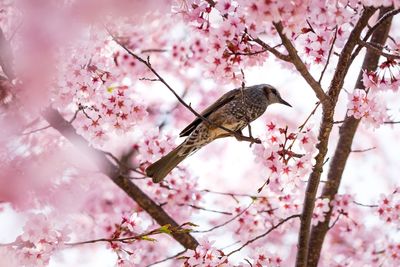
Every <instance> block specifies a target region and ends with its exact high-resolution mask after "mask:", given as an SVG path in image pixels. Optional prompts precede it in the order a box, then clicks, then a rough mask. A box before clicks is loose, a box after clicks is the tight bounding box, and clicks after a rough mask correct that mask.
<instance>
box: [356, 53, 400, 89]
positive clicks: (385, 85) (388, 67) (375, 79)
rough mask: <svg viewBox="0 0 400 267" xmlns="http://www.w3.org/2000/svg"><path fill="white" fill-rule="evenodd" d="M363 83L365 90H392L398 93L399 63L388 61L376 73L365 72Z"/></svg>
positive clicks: (399, 80) (399, 79) (392, 60)
mask: <svg viewBox="0 0 400 267" xmlns="http://www.w3.org/2000/svg"><path fill="white" fill-rule="evenodd" d="M363 83H364V86H365V88H369V89H371V90H374V91H376V90H381V91H385V90H391V91H394V92H396V91H397V90H398V89H399V86H400V67H399V62H398V61H396V60H394V59H386V60H385V61H384V62H382V63H381V64H380V65H379V68H378V69H377V70H376V71H364V74H363Z"/></svg>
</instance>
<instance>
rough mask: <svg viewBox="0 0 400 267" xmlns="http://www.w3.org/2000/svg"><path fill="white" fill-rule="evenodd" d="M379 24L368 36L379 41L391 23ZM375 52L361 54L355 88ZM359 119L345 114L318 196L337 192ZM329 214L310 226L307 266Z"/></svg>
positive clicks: (314, 260) (312, 264)
mask: <svg viewBox="0 0 400 267" xmlns="http://www.w3.org/2000/svg"><path fill="white" fill-rule="evenodd" d="M387 11H388V8H382V9H381V10H380V15H381V19H382V18H383V17H385V15H383V14H387V13H386V12H387ZM380 25H382V27H379V29H377V30H376V31H374V34H373V36H372V40H373V41H374V42H376V43H379V44H382V45H383V44H384V43H385V42H386V39H387V36H388V32H389V29H390V25H391V20H390V19H389V20H385V22H384V23H381V24H380ZM379 57H380V56H379V55H377V54H376V53H373V52H372V51H367V54H366V55H365V58H364V62H363V66H362V69H361V70H360V73H359V76H358V80H357V83H356V85H355V88H364V85H363V82H362V75H363V70H372V71H373V70H375V69H376V68H377V66H378V61H379ZM359 122H360V120H357V119H355V118H354V117H346V118H345V119H344V123H343V125H342V126H341V128H340V131H339V140H338V142H337V146H336V149H335V153H334V155H333V158H332V161H331V164H330V168H329V172H328V181H327V183H326V184H325V186H324V188H323V192H322V196H321V197H322V198H328V199H329V200H332V199H333V198H334V197H335V195H336V194H337V192H338V189H339V186H340V181H341V179H342V175H343V172H344V168H345V166H346V162H347V159H348V157H349V154H350V152H351V146H352V143H353V138H354V135H355V133H356V130H357V127H358V125H359ZM331 216H332V208H331V209H330V210H329V212H328V213H327V214H326V217H325V221H324V222H322V223H319V224H318V225H316V226H314V227H313V228H312V231H311V238H310V239H309V250H308V264H307V266H309V267H316V266H317V265H318V261H319V257H320V253H321V249H322V244H323V242H324V239H325V236H326V233H327V232H328V230H329V222H330V219H331Z"/></svg>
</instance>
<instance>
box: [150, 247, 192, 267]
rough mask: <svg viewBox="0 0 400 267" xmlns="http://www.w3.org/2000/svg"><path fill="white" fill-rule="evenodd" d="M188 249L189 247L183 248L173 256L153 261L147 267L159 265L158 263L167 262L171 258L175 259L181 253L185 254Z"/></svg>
mask: <svg viewBox="0 0 400 267" xmlns="http://www.w3.org/2000/svg"><path fill="white" fill-rule="evenodd" d="M186 251H187V249H185V250H182V251H181V252H178V253H176V254H175V255H172V256H170V257H167V258H165V259H162V260H159V261H156V262H153V263H151V264H149V265H147V266H146V267H150V266H154V265H157V264H159V263H163V262H166V261H169V260H173V259H175V258H177V257H179V256H180V255H182V254H185V252H186Z"/></svg>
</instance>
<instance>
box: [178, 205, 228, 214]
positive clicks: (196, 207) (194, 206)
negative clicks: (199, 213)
mask: <svg viewBox="0 0 400 267" xmlns="http://www.w3.org/2000/svg"><path fill="white" fill-rule="evenodd" d="M178 206H180V207H183V206H186V207H191V208H193V209H196V210H204V211H209V212H214V213H219V214H224V215H232V212H227V211H220V210H213V209H207V208H204V207H199V206H196V205H193V204H178Z"/></svg>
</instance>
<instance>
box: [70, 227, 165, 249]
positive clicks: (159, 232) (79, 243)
mask: <svg viewBox="0 0 400 267" xmlns="http://www.w3.org/2000/svg"><path fill="white" fill-rule="evenodd" d="M162 233H164V232H162V231H161V230H160V228H157V229H154V230H151V231H149V232H146V233H143V234H140V235H136V236H129V237H123V238H98V239H92V240H87V241H81V242H71V243H64V245H66V246H77V245H84V244H93V243H98V242H122V243H128V242H132V241H134V240H142V239H143V238H144V237H146V236H150V235H158V234H162Z"/></svg>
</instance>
